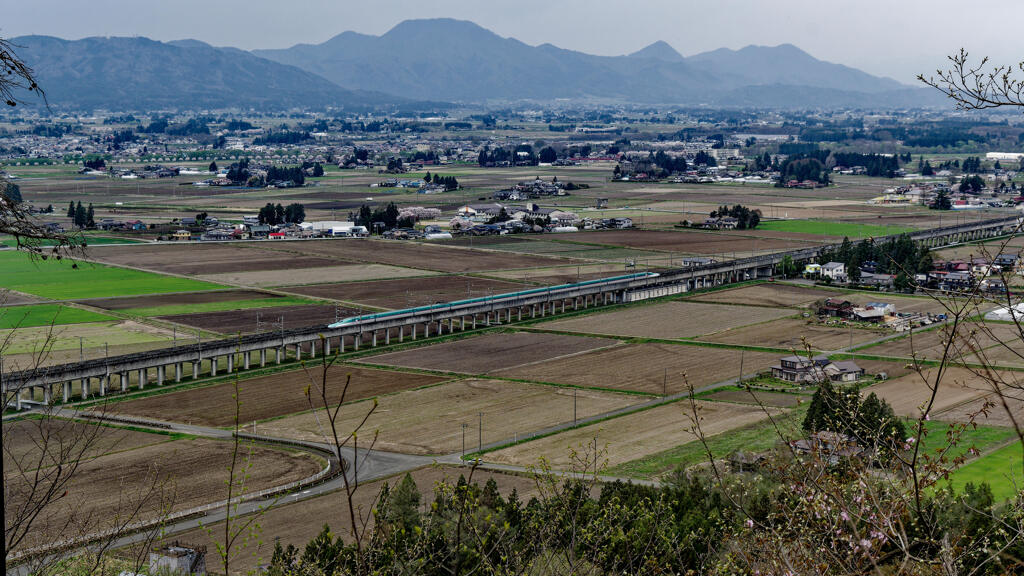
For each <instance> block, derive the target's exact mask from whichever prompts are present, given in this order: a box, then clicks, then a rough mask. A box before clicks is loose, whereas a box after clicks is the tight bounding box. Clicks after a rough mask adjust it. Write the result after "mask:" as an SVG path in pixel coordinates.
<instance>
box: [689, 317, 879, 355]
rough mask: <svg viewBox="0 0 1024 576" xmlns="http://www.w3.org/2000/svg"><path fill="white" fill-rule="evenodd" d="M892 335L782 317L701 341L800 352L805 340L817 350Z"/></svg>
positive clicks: (836, 347)
mask: <svg viewBox="0 0 1024 576" xmlns="http://www.w3.org/2000/svg"><path fill="white" fill-rule="evenodd" d="M891 335H892V332H890V331H881V330H864V329H855V328H843V327H839V326H822V325H819V324H817V323H816V322H813V321H811V322H808V321H807V320H805V319H803V318H782V319H780V320H773V321H771V322H765V323H763V324H755V325H753V326H743V327H740V328H733V329H732V330H727V331H725V332H718V333H716V334H712V335H710V336H703V337H701V338H700V340H703V341H706V342H716V343H719V344H740V345H744V346H763V347H766V348H779V349H783V350H795V351H796V352H797V353H800V352H804V351H806V347H805V342H806V346H810V347H811V348H812V349H813V350H838V349H841V348H846V347H848V346H850V345H851V344H852V345H854V346H856V345H858V344H863V343H865V342H870V341H872V340H876V339H878V338H884V337H886V336H891Z"/></svg>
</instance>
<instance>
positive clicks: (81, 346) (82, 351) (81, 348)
mask: <svg viewBox="0 0 1024 576" xmlns="http://www.w3.org/2000/svg"><path fill="white" fill-rule="evenodd" d="M78 361H79V362H84V361H85V343H84V342H83V339H82V337H81V336H79V337H78Z"/></svg>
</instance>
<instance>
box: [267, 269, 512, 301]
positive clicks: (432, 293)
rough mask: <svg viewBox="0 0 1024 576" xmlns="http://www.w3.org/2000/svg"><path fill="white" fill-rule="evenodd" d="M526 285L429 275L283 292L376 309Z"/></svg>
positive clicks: (495, 291)
mask: <svg viewBox="0 0 1024 576" xmlns="http://www.w3.org/2000/svg"><path fill="white" fill-rule="evenodd" d="M526 288H527V286H526V285H524V284H520V283H518V282H506V281H503V280H491V279H489V278H476V277H473V276H429V277H426V278H408V279H399V280H379V281H372V282H344V283H338V284H317V285H311V286H293V287H291V288H288V289H287V291H288V292H290V293H292V294H300V295H302V296H314V297H317V298H330V299H332V300H340V301H343V302H354V303H358V304H364V305H366V306H373V307H377V308H409V307H413V306H423V305H426V304H435V303H437V302H449V301H452V300H460V299H463V298H479V297H482V296H491V295H494V294H503V293H506V292H515V291H517V290H524V289H526Z"/></svg>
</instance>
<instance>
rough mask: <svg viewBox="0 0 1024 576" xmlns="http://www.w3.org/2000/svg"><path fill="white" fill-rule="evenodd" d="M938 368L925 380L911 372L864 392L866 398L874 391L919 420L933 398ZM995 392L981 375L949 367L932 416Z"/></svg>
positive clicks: (927, 373)
mask: <svg viewBox="0 0 1024 576" xmlns="http://www.w3.org/2000/svg"><path fill="white" fill-rule="evenodd" d="M936 371H937V369H936V368H928V369H926V370H925V371H924V379H922V377H921V376H920V375H919V374H916V373H910V374H907V375H906V376H903V377H900V378H894V379H891V380H887V381H885V382H880V383H878V384H873V385H871V386H869V387H867V388H865V389H864V390H863V393H864V394H865V395H867V394H870V393H872V392H874V393H875V394H877V395H878V397H879V398H881V399H883V400H885V401H886V402H888V403H889V404H891V405H892V408H893V410H894V411H895V412H896V414H898V415H900V416H907V417H910V418H916V417H918V416H920V414H921V407H922V406H924V405H925V404H926V403H927V402H928V401H929V399H930V398H931V396H932V386H934V383H935V378H936ZM989 392H991V388H989V387H988V385H987V384H986V383H985V382H984V381H982V380H981V379H980V378H978V376H977V375H975V374H974V373H972V372H971V371H970V370H967V369H965V368H947V369H946V371H945V374H944V375H943V377H942V381H941V382H940V384H939V389H938V393H937V394H936V396H935V404H934V406H933V407H932V414H942V413H948V412H949V411H950V410H951V409H953V408H955V407H957V406H959V405H961V404H967V403H969V402H971V401H973V400H976V399H978V398H980V397H982V396H985V395H987V394H988V393H989Z"/></svg>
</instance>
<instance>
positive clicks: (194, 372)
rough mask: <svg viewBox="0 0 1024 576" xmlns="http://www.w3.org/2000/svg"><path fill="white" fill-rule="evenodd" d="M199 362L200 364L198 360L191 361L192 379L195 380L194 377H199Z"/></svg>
mask: <svg viewBox="0 0 1024 576" xmlns="http://www.w3.org/2000/svg"><path fill="white" fill-rule="evenodd" d="M199 364H200V362H199V361H198V360H197V361H194V362H192V379H193V380H196V379H198V378H199Z"/></svg>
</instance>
